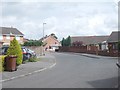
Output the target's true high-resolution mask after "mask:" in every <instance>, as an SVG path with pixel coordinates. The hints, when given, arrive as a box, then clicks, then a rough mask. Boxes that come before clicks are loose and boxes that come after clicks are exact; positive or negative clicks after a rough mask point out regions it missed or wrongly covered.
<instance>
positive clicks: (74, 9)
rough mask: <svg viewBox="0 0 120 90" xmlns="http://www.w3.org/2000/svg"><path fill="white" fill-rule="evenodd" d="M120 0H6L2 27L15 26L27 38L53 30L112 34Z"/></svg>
mask: <svg viewBox="0 0 120 90" xmlns="http://www.w3.org/2000/svg"><path fill="white" fill-rule="evenodd" d="M117 2H118V0H69V1H68V0H61V1H55V0H51V1H49V2H48V1H45V0H44V1H43V0H21V1H17V0H4V1H2V3H1V4H0V9H1V10H0V11H1V12H0V15H1V16H0V20H2V22H1V23H0V26H2V27H14V28H17V29H18V30H19V31H21V32H22V33H23V34H24V37H25V38H27V39H36V40H38V39H40V38H42V37H43V23H46V24H45V25H44V35H49V34H51V33H54V34H55V35H56V36H57V37H58V39H59V40H61V39H62V38H63V37H65V38H66V37H67V36H69V35H70V36H90V35H92V36H96V35H110V34H111V32H112V31H117V30H118V3H117Z"/></svg>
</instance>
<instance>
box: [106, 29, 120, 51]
mask: <svg viewBox="0 0 120 90" xmlns="http://www.w3.org/2000/svg"><path fill="white" fill-rule="evenodd" d="M118 36H120V31H113V32H112V33H111V35H110V37H109V38H108V40H107V43H108V49H109V52H112V51H113V52H117V51H118V41H120V38H119V37H118Z"/></svg>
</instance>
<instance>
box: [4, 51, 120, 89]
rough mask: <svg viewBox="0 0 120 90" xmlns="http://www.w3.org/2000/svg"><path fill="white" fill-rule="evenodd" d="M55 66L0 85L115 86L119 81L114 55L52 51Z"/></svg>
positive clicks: (31, 86)
mask: <svg viewBox="0 0 120 90" xmlns="http://www.w3.org/2000/svg"><path fill="white" fill-rule="evenodd" d="M51 55H54V56H55V58H56V63H57V64H56V66H55V67H53V68H51V69H47V70H45V71H43V72H39V73H35V74H33V75H29V76H25V77H23V78H18V79H14V80H11V81H7V82H4V83H3V88H114V87H116V86H117V84H118V68H117V66H116V62H117V59H114V58H105V57H100V58H90V57H85V56H81V55H76V54H72V53H71V54H68V53H51Z"/></svg>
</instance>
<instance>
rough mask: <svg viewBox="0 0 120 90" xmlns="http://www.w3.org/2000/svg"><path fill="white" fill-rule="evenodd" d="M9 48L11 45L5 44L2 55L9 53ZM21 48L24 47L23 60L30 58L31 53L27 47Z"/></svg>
mask: <svg viewBox="0 0 120 90" xmlns="http://www.w3.org/2000/svg"><path fill="white" fill-rule="evenodd" d="M8 48H9V46H3V47H2V55H6V54H7V50H8ZM21 49H22V54H23V61H25V60H28V59H30V57H31V54H30V53H29V52H28V51H27V48H25V47H21Z"/></svg>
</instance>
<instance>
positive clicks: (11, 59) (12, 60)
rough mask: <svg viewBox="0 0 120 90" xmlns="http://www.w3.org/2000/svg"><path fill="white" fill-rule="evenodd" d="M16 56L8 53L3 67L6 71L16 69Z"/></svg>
mask: <svg viewBox="0 0 120 90" xmlns="http://www.w3.org/2000/svg"><path fill="white" fill-rule="evenodd" d="M16 58H17V56H14V55H10V56H7V57H6V61H5V63H6V65H5V69H6V71H11V72H12V71H16V70H17V67H16Z"/></svg>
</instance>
